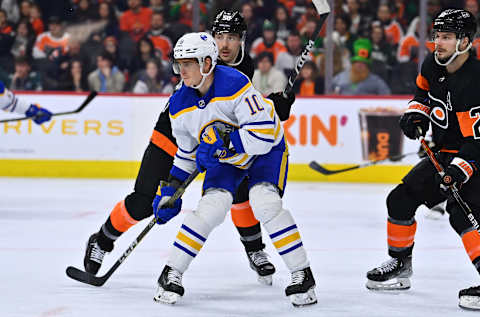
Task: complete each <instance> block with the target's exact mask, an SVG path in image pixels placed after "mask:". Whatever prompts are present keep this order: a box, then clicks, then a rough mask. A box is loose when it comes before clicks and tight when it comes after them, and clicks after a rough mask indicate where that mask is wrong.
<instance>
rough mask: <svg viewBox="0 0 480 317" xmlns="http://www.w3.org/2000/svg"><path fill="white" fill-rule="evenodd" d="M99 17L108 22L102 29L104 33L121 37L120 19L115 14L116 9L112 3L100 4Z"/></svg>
mask: <svg viewBox="0 0 480 317" xmlns="http://www.w3.org/2000/svg"><path fill="white" fill-rule="evenodd" d="M97 14H98V15H97V19H98V20H100V21H103V22H105V23H106V25H105V27H104V29H103V30H102V32H101V33H102V35H103V36H104V37H106V36H115V37H116V38H118V37H119V32H120V29H119V25H118V19H117V16H116V15H115V9H114V8H113V6H112V5H111V4H110V3H107V2H102V3H100V4H99V5H98V11H97Z"/></svg>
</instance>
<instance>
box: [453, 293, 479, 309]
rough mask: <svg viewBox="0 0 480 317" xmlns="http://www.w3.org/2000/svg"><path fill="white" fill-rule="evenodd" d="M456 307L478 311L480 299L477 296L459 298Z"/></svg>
mask: <svg viewBox="0 0 480 317" xmlns="http://www.w3.org/2000/svg"><path fill="white" fill-rule="evenodd" d="M458 306H460V308H463V309H468V310H480V297H479V296H468V295H464V296H461V297H460V298H459V300H458Z"/></svg>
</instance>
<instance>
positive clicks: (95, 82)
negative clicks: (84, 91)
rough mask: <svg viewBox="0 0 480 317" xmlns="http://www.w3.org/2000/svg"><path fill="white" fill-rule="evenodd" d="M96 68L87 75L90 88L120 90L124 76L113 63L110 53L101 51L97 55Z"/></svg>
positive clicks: (123, 82)
mask: <svg viewBox="0 0 480 317" xmlns="http://www.w3.org/2000/svg"><path fill="white" fill-rule="evenodd" d="M97 67H98V68H97V69H96V70H94V71H93V72H91V73H90V74H89V75H88V86H89V88H90V90H95V91H98V92H122V91H123V87H124V85H125V76H124V75H123V74H122V72H121V71H120V70H119V69H118V67H117V66H115V64H114V58H113V56H112V55H111V54H110V53H107V52H103V53H102V54H100V55H99V56H98V57H97Z"/></svg>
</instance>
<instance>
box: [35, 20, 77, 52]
mask: <svg viewBox="0 0 480 317" xmlns="http://www.w3.org/2000/svg"><path fill="white" fill-rule="evenodd" d="M48 21H49V24H48V29H49V31H48V32H44V33H42V34H40V35H39V36H38V37H37V41H36V42H35V46H34V48H33V58H35V59H43V58H49V59H53V58H55V57H56V56H58V55H63V54H65V53H66V52H67V51H68V39H69V38H70V35H69V34H68V33H66V32H64V30H63V26H62V24H61V22H60V18H58V17H56V16H51V17H50V19H49V20H48Z"/></svg>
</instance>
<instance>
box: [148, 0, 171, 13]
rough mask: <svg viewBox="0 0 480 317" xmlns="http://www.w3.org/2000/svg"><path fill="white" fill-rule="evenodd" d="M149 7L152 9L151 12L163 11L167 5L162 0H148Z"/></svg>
mask: <svg viewBox="0 0 480 317" xmlns="http://www.w3.org/2000/svg"><path fill="white" fill-rule="evenodd" d="M150 9H152V12H165V11H166V10H167V9H168V5H165V4H164V3H163V0H150Z"/></svg>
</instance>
